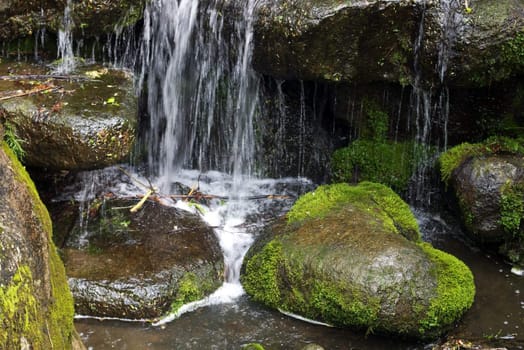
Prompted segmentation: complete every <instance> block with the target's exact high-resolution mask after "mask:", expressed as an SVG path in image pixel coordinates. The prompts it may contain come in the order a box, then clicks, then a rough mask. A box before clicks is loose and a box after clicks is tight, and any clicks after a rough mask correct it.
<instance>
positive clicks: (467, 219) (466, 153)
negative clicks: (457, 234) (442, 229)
mask: <svg viewBox="0 0 524 350" xmlns="http://www.w3.org/2000/svg"><path fill="white" fill-rule="evenodd" d="M523 151H524V148H523V147H522V143H521V142H518V141H516V140H511V139H491V140H488V141H486V142H485V143H479V144H462V145H459V146H457V147H455V148H452V149H450V150H449V151H448V152H447V153H445V154H443V155H442V156H441V158H440V162H441V172H442V173H443V175H444V177H445V180H446V181H447V185H448V187H449V189H450V190H451V191H452V193H453V195H454V197H455V198H456V199H457V204H458V209H459V213H460V216H461V218H462V222H463V224H464V227H465V228H466V230H467V232H468V233H469V234H470V235H471V237H473V238H474V239H476V240H477V241H479V242H480V243H484V244H486V245H488V246H494V247H496V248H497V249H498V250H499V252H501V253H502V254H504V255H505V256H506V257H507V258H508V259H509V261H510V262H512V263H513V264H517V265H520V266H524V224H522V222H523V219H524V159H523V157H522V154H524V153H523Z"/></svg>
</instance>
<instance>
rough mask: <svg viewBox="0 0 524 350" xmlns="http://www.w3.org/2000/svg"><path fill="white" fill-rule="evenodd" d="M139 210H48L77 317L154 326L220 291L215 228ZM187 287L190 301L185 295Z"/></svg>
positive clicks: (117, 203) (155, 207) (154, 207)
mask: <svg viewBox="0 0 524 350" xmlns="http://www.w3.org/2000/svg"><path fill="white" fill-rule="evenodd" d="M136 203H137V201H132V200H118V199H102V200H95V201H94V202H92V203H90V204H84V206H83V207H82V210H79V208H78V206H70V205H69V203H63V202H58V203H55V204H54V205H52V206H51V213H52V215H53V220H54V222H55V228H54V229H55V236H56V239H57V244H58V245H60V246H61V247H62V253H63V256H64V263H65V266H66V271H67V275H68V277H69V285H70V287H71V290H72V293H73V296H74V298H75V307H76V312H77V313H79V314H82V315H90V316H100V317H119V318H126V319H153V318H156V317H160V316H162V315H164V314H166V313H168V312H169V311H171V307H172V304H174V303H177V302H180V301H181V302H182V303H187V302H190V301H194V299H195V298H203V297H204V296H205V295H208V294H210V293H211V292H213V291H215V290H216V289H217V288H218V287H219V286H220V285H221V283H222V281H223V271H224V263H223V257H222V253H221V250H220V246H219V244H218V240H217V238H216V237H215V235H214V233H213V231H212V230H211V228H209V227H208V226H207V225H206V224H205V223H204V222H203V221H202V220H201V219H200V218H199V217H198V216H197V215H195V214H190V213H187V212H184V211H181V210H179V209H175V208H172V207H167V206H164V205H160V204H158V203H155V202H146V204H145V205H144V206H143V207H142V208H141V209H140V210H139V211H138V212H137V213H136V214H133V213H131V212H130V210H129V209H130V208H131V207H132V206H133V205H134V204H136ZM188 287H191V288H193V287H194V291H195V294H194V295H192V298H193V299H190V298H189V299H185V298H186V297H187V296H185V295H181V293H182V291H183V290H184V288H188ZM177 306H180V305H177Z"/></svg>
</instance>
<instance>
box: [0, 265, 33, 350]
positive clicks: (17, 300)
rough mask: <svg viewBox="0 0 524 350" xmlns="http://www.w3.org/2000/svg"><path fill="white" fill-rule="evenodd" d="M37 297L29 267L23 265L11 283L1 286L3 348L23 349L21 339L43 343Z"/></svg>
mask: <svg viewBox="0 0 524 350" xmlns="http://www.w3.org/2000/svg"><path fill="white" fill-rule="evenodd" d="M34 294H35V291H34V285H33V277H32V275H31V269H30V268H29V266H20V268H19V269H18V271H17V272H16V273H15V275H14V276H13V278H12V280H11V282H10V283H9V284H8V285H7V286H2V287H0V325H1V326H2V331H1V332H0V348H2V349H20V348H21V347H22V344H21V338H22V337H23V338H25V340H26V341H27V342H28V343H29V344H42V343H43V334H42V331H41V329H40V325H42V324H43V318H42V313H41V311H40V310H39V308H40V306H39V305H38V301H37V300H36V298H35V296H34ZM37 348H38V347H37Z"/></svg>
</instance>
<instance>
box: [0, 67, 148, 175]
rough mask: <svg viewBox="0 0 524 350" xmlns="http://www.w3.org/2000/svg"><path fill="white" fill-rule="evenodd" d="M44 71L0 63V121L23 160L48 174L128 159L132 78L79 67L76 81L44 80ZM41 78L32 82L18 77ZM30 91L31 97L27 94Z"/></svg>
mask: <svg viewBox="0 0 524 350" xmlns="http://www.w3.org/2000/svg"><path fill="white" fill-rule="evenodd" d="M44 73H46V70H45V69H43V68H42V67H39V66H30V65H24V64H22V63H6V62H4V63H2V64H1V65H0V74H1V75H8V74H13V75H20V77H19V78H18V79H12V80H4V81H0V91H2V93H3V94H4V95H6V96H8V95H13V94H14V95H16V94H17V93H19V92H22V93H27V94H25V95H24V96H20V97H13V98H9V99H5V100H3V101H0V117H1V119H2V122H4V123H6V127H7V128H9V129H11V130H12V131H13V133H14V134H15V135H16V136H17V137H18V138H19V139H20V140H21V144H22V145H23V149H24V150H25V157H24V162H25V163H26V164H27V165H29V166H32V167H40V168H47V169H53V170H62V169H67V170H79V169H93V168H102V167H105V166H108V165H112V164H116V163H118V162H121V161H123V160H124V159H126V158H127V157H128V156H129V153H130V151H131V148H132V146H133V143H134V140H135V127H136V119H137V114H138V107H137V105H138V104H137V99H136V97H135V93H134V89H133V82H132V77H131V76H130V75H129V74H128V73H127V72H124V71H119V70H109V69H106V68H100V67H98V66H92V67H84V68H82V69H80V70H79V72H78V75H77V76H76V77H71V80H68V79H53V78H50V79H45V75H43V74H44ZM27 74H40V75H43V77H39V79H33V78H31V77H27V78H24V76H23V75H27ZM32 90H33V91H35V92H34V93H32V94H29V93H28V92H31V91H32Z"/></svg>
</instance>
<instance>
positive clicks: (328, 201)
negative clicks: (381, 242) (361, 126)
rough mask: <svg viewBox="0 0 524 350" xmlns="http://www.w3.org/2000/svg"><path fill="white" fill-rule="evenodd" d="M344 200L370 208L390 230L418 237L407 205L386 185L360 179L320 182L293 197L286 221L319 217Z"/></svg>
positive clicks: (416, 227)
mask: <svg viewBox="0 0 524 350" xmlns="http://www.w3.org/2000/svg"><path fill="white" fill-rule="evenodd" d="M346 203H352V204H353V205H355V206H357V207H360V208H363V209H365V210H367V211H370V212H372V213H373V215H374V216H376V217H378V218H379V219H380V220H381V221H382V222H383V223H384V225H385V226H386V227H387V229H389V230H390V231H392V232H398V233H401V234H402V235H404V236H405V237H407V238H408V239H411V240H418V239H419V237H420V232H419V227H418V224H417V222H416V219H415V217H414V216H413V213H412V212H411V210H410V208H409V206H408V205H407V204H406V203H405V202H404V201H403V200H402V199H401V198H400V197H399V196H398V195H397V194H396V193H395V192H393V191H392V190H391V189H390V188H388V187H386V186H384V185H381V184H376V183H372V182H362V183H360V184H359V185H358V186H351V185H348V184H345V183H341V184H332V185H324V186H320V187H318V188H317V189H316V190H315V191H313V192H309V193H306V194H305V195H303V196H301V197H300V198H299V199H298V200H297V202H296V203H295V205H293V207H292V208H291V210H290V211H289V212H288V214H287V219H288V223H290V224H292V223H295V222H299V221H302V220H306V219H311V218H319V217H323V216H325V215H326V214H328V213H329V212H330V211H331V210H334V209H336V208H339V207H342V206H343V205H344V204H346ZM377 209H378V210H377Z"/></svg>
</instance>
